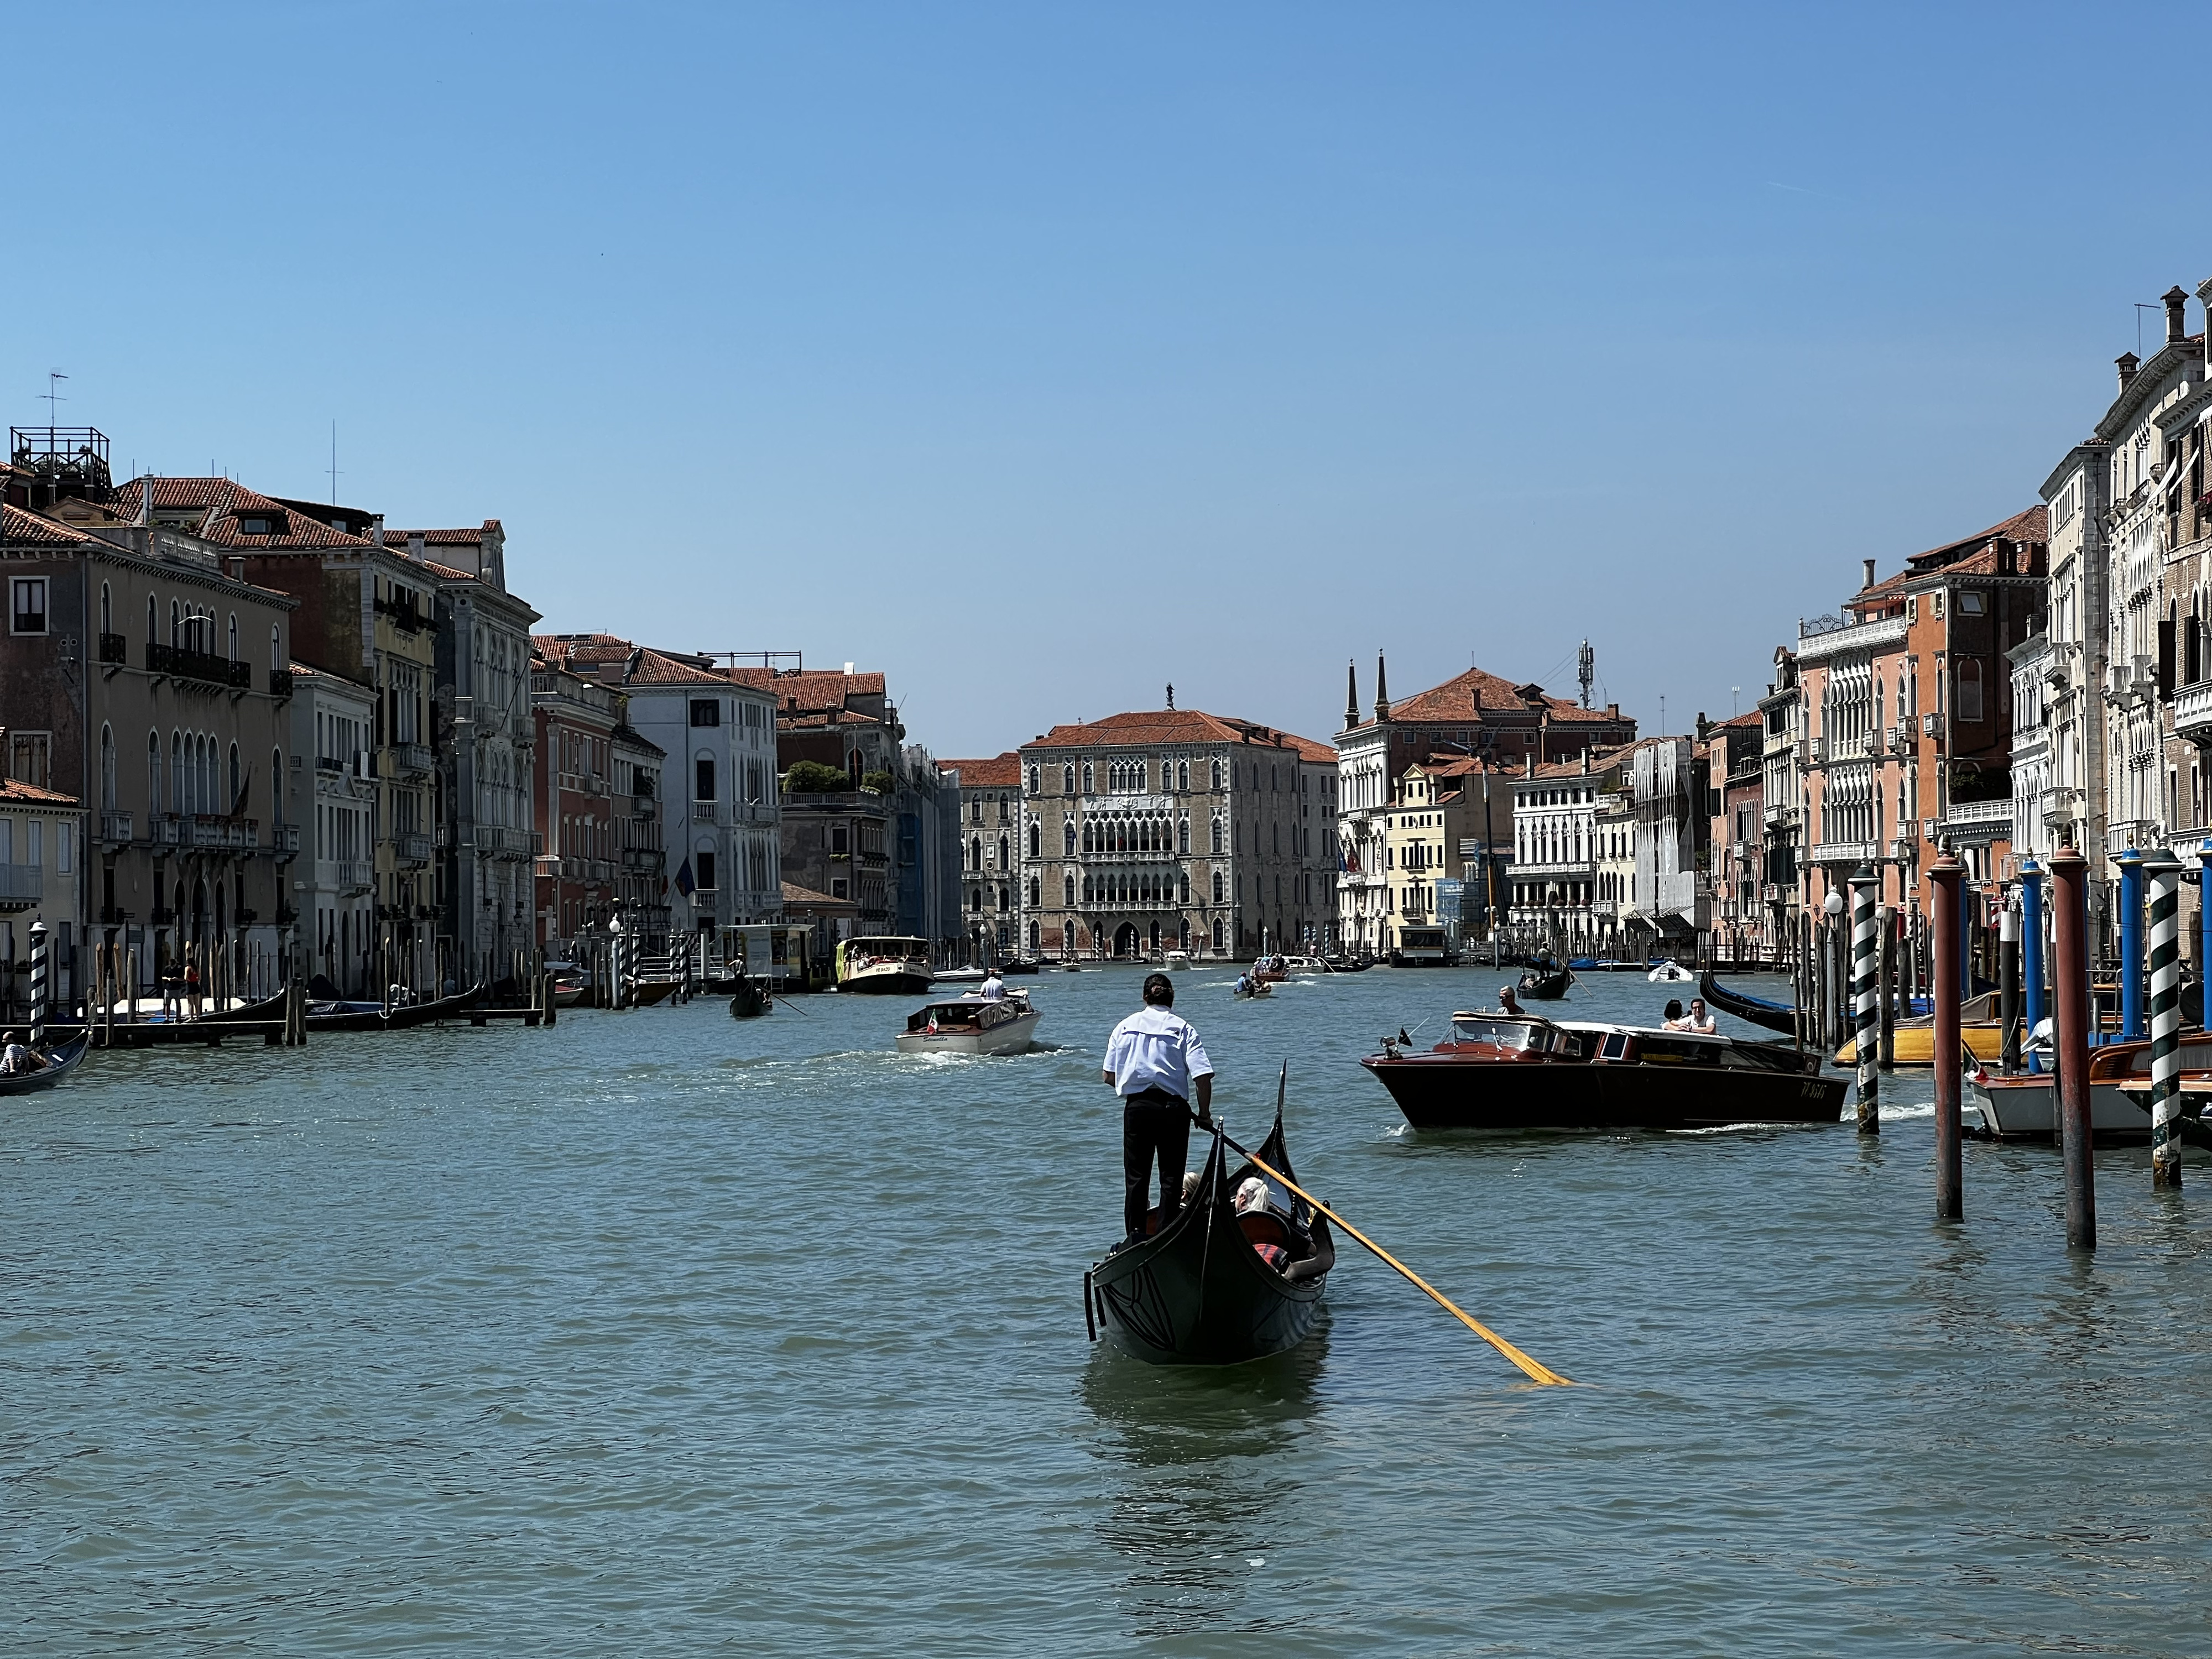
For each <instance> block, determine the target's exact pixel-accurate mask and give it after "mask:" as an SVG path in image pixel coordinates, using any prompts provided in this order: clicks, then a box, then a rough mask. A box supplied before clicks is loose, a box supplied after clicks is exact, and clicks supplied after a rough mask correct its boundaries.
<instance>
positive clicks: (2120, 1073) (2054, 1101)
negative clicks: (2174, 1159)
mask: <svg viewBox="0 0 2212 1659" xmlns="http://www.w3.org/2000/svg"><path fill="white" fill-rule="evenodd" d="M2150 1047H2151V1046H2150V1044H2149V1043H2148V1042H2145V1041H2142V1040H2136V1041H2134V1042H2108V1043H2106V1044H2105V1045H2103V1046H2102V1047H2101V1048H2092V1049H2091V1050H2090V1051H2089V1130H2090V1133H2092V1134H2093V1136H2095V1138H2096V1142H2097V1145H2099V1146H2126V1145H2140V1144H2142V1143H2143V1142H2147V1141H2148V1140H2149V1139H2150V1094H2151V1067H2150V1060H2151V1056H2150ZM2029 1051H2030V1052H2031V1053H2033V1054H2035V1055H2036V1057H2037V1058H2038V1060H2039V1061H2040V1062H2041V1064H2042V1066H2043V1067H2044V1069H2043V1070H2042V1071H2040V1072H2036V1073H2016V1074H2015V1075H2013V1076H2010V1077H2007V1076H2005V1075H2004V1074H2002V1073H1998V1072H1995V1071H1992V1070H1991V1069H1990V1068H1989V1067H1988V1066H1982V1067H1979V1068H1978V1069H1977V1070H1975V1071H1973V1072H1971V1073H1968V1074H1967V1077H1966V1105H1968V1106H1970V1107H1972V1109H1974V1110H1976V1111H1978V1112H1979V1113H1980V1114H1981V1115H1982V1122H1983V1124H1984V1126H1985V1127H1987V1128H1988V1130H1989V1132H1990V1133H1991V1134H1992V1135H1994V1136H1996V1138H1997V1139H1999V1140H2053V1139H2057V1132H2058V1089H2057V1079H2055V1078H2054V1077H2053V1076H2052V1074H2051V1050H2050V1048H2048V1047H2047V1046H2045V1045H2044V1044H2042V1043H2040V1042H2038V1043H2033V1044H2031V1045H2029ZM2176 1058H2177V1059H2178V1060H2179V1069H2180V1072H2181V1091H2182V1097H2183V1106H2182V1111H2183V1114H2184V1115H2185V1116H2189V1117H2194V1116H2197V1115H2198V1113H2197V1107H2198V1104H2199V1103H2200V1102H2202V1100H2203V1097H2204V1091H2205V1086H2206V1079H2207V1078H2208V1076H2212V1038H2208V1037H2206V1036H2203V1033H2201V1032H2200V1033H2196V1034H2193V1035H2192V1036H2190V1037H2188V1038H2185V1039H2184V1040H2183V1042H2181V1044H2180V1045H2179V1053H2178V1054H2177V1056H2176Z"/></svg>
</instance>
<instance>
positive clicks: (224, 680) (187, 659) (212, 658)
mask: <svg viewBox="0 0 2212 1659" xmlns="http://www.w3.org/2000/svg"><path fill="white" fill-rule="evenodd" d="M146 671H147V672H148V673H149V674H167V675H170V676H172V677H173V678H177V679H180V680H196V681H197V682H198V683H200V684H203V685H224V686H228V687H230V688H231V689H232V690H236V691H251V690H252V689H253V665H252V663H250V662H233V661H231V660H230V659H229V658H228V657H218V656H217V655H216V653H214V652H212V651H187V650H185V648H184V647H182V646H179V645H150V644H149V646H148V647H146Z"/></svg>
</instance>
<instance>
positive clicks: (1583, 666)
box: [1575, 640, 1597, 708]
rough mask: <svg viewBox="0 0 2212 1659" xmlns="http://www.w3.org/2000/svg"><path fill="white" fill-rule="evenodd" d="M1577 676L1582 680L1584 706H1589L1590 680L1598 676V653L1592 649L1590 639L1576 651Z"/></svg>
mask: <svg viewBox="0 0 2212 1659" xmlns="http://www.w3.org/2000/svg"><path fill="white" fill-rule="evenodd" d="M1575 678H1577V680H1579V681H1581V682H1582V688H1583V708H1589V689H1590V682H1591V681H1592V680H1594V679H1595V678H1597V653H1596V652H1595V651H1593V650H1591V649H1590V642H1589V641H1588V640H1584V641H1583V648H1582V649H1581V650H1579V651H1577V653H1575Z"/></svg>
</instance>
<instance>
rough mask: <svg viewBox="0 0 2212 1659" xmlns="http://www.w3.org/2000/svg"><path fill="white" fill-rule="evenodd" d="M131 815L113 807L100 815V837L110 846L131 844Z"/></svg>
mask: <svg viewBox="0 0 2212 1659" xmlns="http://www.w3.org/2000/svg"><path fill="white" fill-rule="evenodd" d="M131 823H132V817H131V814H130V813H128V812H118V811H114V810H113V809H112V808H110V809H108V810H107V811H103V812H102V813H101V814H100V841H101V842H103V843H104V844H105V845H106V846H109V847H128V846H129V845H130V844H131Z"/></svg>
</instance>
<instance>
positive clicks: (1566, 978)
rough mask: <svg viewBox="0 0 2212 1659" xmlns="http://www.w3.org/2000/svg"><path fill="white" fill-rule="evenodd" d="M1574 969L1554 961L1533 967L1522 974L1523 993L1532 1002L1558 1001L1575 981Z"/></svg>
mask: <svg viewBox="0 0 2212 1659" xmlns="http://www.w3.org/2000/svg"><path fill="white" fill-rule="evenodd" d="M1574 978H1575V975H1574V969H1571V968H1568V967H1566V966H1565V965H1563V964H1560V963H1553V964H1552V965H1551V966H1550V967H1548V968H1547V967H1543V966H1538V967H1534V968H1531V969H1528V972H1527V973H1525V974H1523V975H1521V994H1522V996H1524V997H1527V998H1528V1000H1530V1001H1531V1002H1557V1001H1558V1000H1559V999H1560V998H1561V997H1563V996H1565V995H1566V994H1567V987H1568V986H1570V985H1571V984H1573V983H1574Z"/></svg>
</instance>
